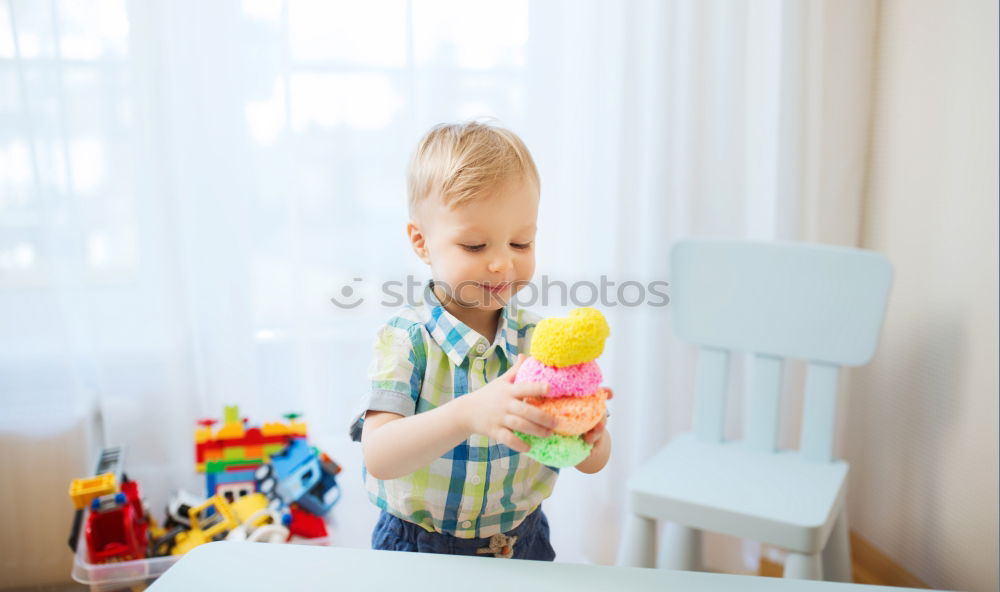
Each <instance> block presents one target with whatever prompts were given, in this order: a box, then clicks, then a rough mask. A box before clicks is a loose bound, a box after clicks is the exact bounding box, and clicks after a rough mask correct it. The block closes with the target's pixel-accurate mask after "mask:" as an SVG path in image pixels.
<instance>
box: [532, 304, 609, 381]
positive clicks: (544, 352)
mask: <svg viewBox="0 0 1000 592" xmlns="http://www.w3.org/2000/svg"><path fill="white" fill-rule="evenodd" d="M610 334H611V329H610V327H608V321H607V320H605V318H604V315H602V314H601V311H599V310H597V309H596V308H589V307H588V308H577V309H574V310H571V311H570V313H569V316H568V317H566V318H558V317H552V318H547V319H542V320H541V321H539V322H538V325H537V326H536V327H535V332H534V335H533V336H532V338H531V355H532V356H533V357H534V358H535V359H537V360H538V361H539V362H541V363H543V364H545V365H546V366H555V367H557V368H561V367H563V366H572V365H574V364H583V363H584V362H589V361H591V360H594V359H596V358H597V357H598V356H600V355H601V353H602V352H603V351H604V340H605V339H607V337H608V335H610Z"/></svg>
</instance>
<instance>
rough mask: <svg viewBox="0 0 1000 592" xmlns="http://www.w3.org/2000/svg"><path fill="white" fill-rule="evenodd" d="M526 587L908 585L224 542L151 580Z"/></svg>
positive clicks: (156, 589)
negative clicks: (865, 583)
mask: <svg viewBox="0 0 1000 592" xmlns="http://www.w3.org/2000/svg"><path fill="white" fill-rule="evenodd" d="M459 586H461V587H466V588H469V589H498V588H500V587H501V586H503V587H507V588H509V589H510V590H516V591H517V592H523V591H527V590H543V591H544V592H556V591H558V590H572V591H573V592H580V591H581V590H599V591H601V592H606V591H608V590H629V591H632V590H658V591H663V590H677V591H680V590H695V591H706V592H709V591H719V592H722V591H726V592H729V591H731V590H741V591H748V592H753V591H762V590H787V591H791V590H796V591H801V592H812V591H827V592H837V591H842V592H854V591H858V592H863V591H866V590H867V591H875V590H880V591H882V592H901V591H903V590H905V589H904V588H887V587H882V586H862V585H858V584H834V583H830V582H807V581H801V580H783V579H779V578H762V577H755V576H735V575H723V574H711V573H701V572H685V571H670V570H663V569H644V568H630V567H605V566H599V565H583V564H575V563H551V562H545V561H525V560H517V559H494V558H487V557H463V556H454V555H431V554H424V553H403V552H396V551H372V550H369V549H348V548H343V547H312V546H307V545H275V544H265V543H232V542H219V543H208V544H205V545H201V546H199V547H197V548H195V549H194V550H192V551H191V552H189V553H188V554H187V555H185V556H184V557H182V558H181V560H180V561H178V562H177V564H176V565H174V566H173V567H171V568H170V569H169V570H167V572H166V573H165V574H163V576H161V577H160V579H158V580H157V581H156V582H154V583H153V585H152V586H151V587H150V588H149V590H150V591H151V592H170V591H172V590H173V591H178V592H180V591H184V592H187V591H189V590H240V591H241V592H247V591H253V590H260V591H261V592H275V591H276V590H282V591H286V590H351V591H354V590H380V591H381V590H392V591H397V590H398V591H407V592H410V591H413V592H421V591H427V592H432V591H433V592H441V591H443V590H449V589H455V588H456V587H459Z"/></svg>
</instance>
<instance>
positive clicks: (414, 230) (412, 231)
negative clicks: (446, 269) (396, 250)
mask: <svg viewBox="0 0 1000 592" xmlns="http://www.w3.org/2000/svg"><path fill="white" fill-rule="evenodd" d="M406 235H407V236H409V237H410V246H412V247H413V252H414V253H416V254H417V257H420V260H421V261H423V262H424V263H426V264H427V265H430V264H431V259H430V257H428V256H427V244H426V242H425V241H424V233H423V232H421V231H420V227H419V226H417V224H416V222H414V221H413V220H410V221H409V222H407V223H406Z"/></svg>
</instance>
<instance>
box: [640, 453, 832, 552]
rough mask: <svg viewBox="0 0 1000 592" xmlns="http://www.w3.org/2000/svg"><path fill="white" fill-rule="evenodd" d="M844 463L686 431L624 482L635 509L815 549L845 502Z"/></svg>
mask: <svg viewBox="0 0 1000 592" xmlns="http://www.w3.org/2000/svg"><path fill="white" fill-rule="evenodd" d="M847 470H848V465H847V463H845V462H843V461H835V462H831V463H818V462H809V461H804V460H802V459H801V457H800V456H799V455H798V454H797V453H796V452H794V451H789V452H780V453H777V454H762V453H759V452H755V451H752V450H749V449H747V448H746V447H745V445H744V444H743V443H741V442H731V443H729V442H727V443H720V444H717V443H709V442H702V441H700V440H696V439H695V438H694V435H693V434H691V433H687V434H682V435H680V436H677V437H676V438H675V439H674V440H672V441H671V442H670V443H669V444H668V445H667V446H666V447H665V448H664V449H663V450H661V451H660V452H659V453H658V454H657V455H656V456H654V457H653V458H651V459H650V460H649V461H647V462H646V463H645V464H643V465H642V466H641V467H640V468H639V469H638V470H637V471H636V472H635V473H634V475H633V476H632V478H631V479H629V481H628V490H629V498H630V502H631V508H632V511H633V512H634V513H636V514H638V515H640V516H645V517H648V518H657V519H662V520H670V521H672V522H676V523H678V524H682V525H684V526H689V527H692V528H696V529H699V530H708V531H712V532H720V533H724V534H730V535H734V536H739V537H746V538H751V539H753V540H756V541H760V542H763V543H769V544H772V545H776V546H778V547H782V548H784V549H788V550H792V551H798V552H800V553H818V552H819V551H821V550H822V549H823V545H824V544H825V543H826V540H827V538H828V537H829V535H830V531H831V529H832V528H833V523H834V521H835V519H836V517H837V511H838V510H839V509H840V506H841V504H842V503H843V497H844V484H845V480H846V477H847Z"/></svg>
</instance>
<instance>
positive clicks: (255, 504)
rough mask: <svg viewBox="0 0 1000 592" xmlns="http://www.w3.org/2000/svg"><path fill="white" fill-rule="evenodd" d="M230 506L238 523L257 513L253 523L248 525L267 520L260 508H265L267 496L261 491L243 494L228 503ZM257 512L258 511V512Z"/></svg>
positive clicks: (258, 523) (257, 524)
mask: <svg viewBox="0 0 1000 592" xmlns="http://www.w3.org/2000/svg"><path fill="white" fill-rule="evenodd" d="M230 506H231V507H232V510H233V515H234V516H236V520H237V522H239V523H240V524H243V523H245V522H246V521H247V520H249V519H250V517H251V516H253V515H254V514H257V517H256V518H254V520H253V523H252V524H251V525H250V526H253V527H254V528H257V527H258V526H260V525H261V524H264V523H265V522H267V521H268V520H269V517H268V515H267V514H266V513H263V512H261V510H265V509H267V496H266V495H264V494H263V493H251V494H250V495H244V496H243V497H241V498H239V499H238V500H236V501H234V502H233V503H232V504H230ZM258 512H260V513H259V514H258Z"/></svg>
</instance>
